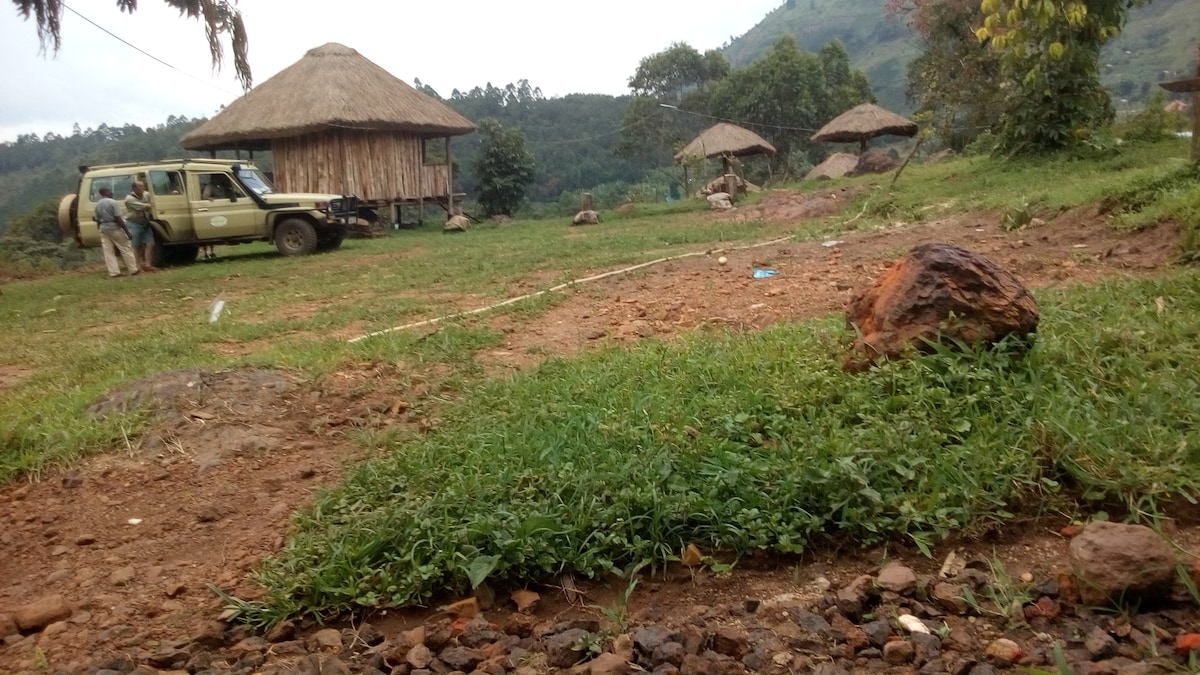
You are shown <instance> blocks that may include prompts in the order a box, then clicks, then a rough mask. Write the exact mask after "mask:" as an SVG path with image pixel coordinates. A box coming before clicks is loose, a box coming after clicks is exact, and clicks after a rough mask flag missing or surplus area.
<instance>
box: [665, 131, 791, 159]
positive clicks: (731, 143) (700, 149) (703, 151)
mask: <svg viewBox="0 0 1200 675" xmlns="http://www.w3.org/2000/svg"><path fill="white" fill-rule="evenodd" d="M763 154H767V155H773V154H775V146H773V145H771V144H770V143H768V142H766V141H765V140H763V137H762V136H759V135H758V134H756V133H754V132H753V131H750V130H749V129H743V128H742V127H739V126H737V125H736V124H728V123H726V122H721V123H720V124H715V125H713V126H711V127H709V128H707V129H705V130H704V131H703V132H701V133H700V135H699V136H697V137H696V140H694V141H692V142H691V143H688V144H687V145H686V146H685V147H684V148H683V150H680V151H679V152H678V153H676V154H675V161H677V162H680V161H683V159H684V158H685V157H725V156H729V155H732V156H734V157H744V156H746V155H763Z"/></svg>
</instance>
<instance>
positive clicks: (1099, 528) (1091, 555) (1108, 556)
mask: <svg viewBox="0 0 1200 675" xmlns="http://www.w3.org/2000/svg"><path fill="white" fill-rule="evenodd" d="M1070 563H1071V572H1072V573H1073V574H1074V576H1075V579H1076V581H1077V582H1078V584H1079V594H1080V598H1081V599H1082V600H1083V602H1084V603H1086V604H1089V605H1105V604H1108V603H1110V602H1114V601H1122V602H1131V601H1134V600H1135V599H1137V598H1147V597H1148V598H1154V597H1160V596H1162V595H1164V594H1166V593H1169V592H1170V589H1171V584H1172V582H1173V581H1174V580H1175V553H1174V551H1173V550H1172V548H1171V546H1170V545H1169V544H1167V542H1165V541H1163V538H1162V537H1160V536H1159V535H1158V534H1157V533H1156V532H1155V531H1154V530H1152V529H1150V528H1148V527H1146V526H1144V525H1124V524H1121V523H1110V522H1099V521H1098V522H1092V523H1088V524H1087V526H1086V527H1084V528H1083V531H1082V532H1080V533H1079V534H1078V535H1077V536H1076V537H1075V538H1074V539H1072V540H1071V545H1070Z"/></svg>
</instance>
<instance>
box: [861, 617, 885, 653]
mask: <svg viewBox="0 0 1200 675" xmlns="http://www.w3.org/2000/svg"><path fill="white" fill-rule="evenodd" d="M862 630H863V632H864V633H866V634H867V639H868V640H870V641H871V645H872V646H873V647H875V648H877V649H882V648H883V646H884V645H885V644H887V641H888V638H889V637H891V635H892V627H891V625H890V624H888V622H887V621H886V620H884V619H876V620H875V621H870V622H868V623H864V624H863V625H862Z"/></svg>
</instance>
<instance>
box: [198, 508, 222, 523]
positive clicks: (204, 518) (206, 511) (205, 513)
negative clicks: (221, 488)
mask: <svg viewBox="0 0 1200 675" xmlns="http://www.w3.org/2000/svg"><path fill="white" fill-rule="evenodd" d="M220 519H221V509H220V508H218V507H217V505H216V504H205V505H204V506H201V507H200V510H199V511H197V512H196V521H197V522H200V523H215V522H217V521H218V520H220Z"/></svg>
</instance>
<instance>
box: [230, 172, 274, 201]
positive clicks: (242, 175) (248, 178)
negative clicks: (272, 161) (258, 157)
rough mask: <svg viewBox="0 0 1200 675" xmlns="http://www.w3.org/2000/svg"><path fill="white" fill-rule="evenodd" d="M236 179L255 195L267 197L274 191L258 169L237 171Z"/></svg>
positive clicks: (272, 186)
mask: <svg viewBox="0 0 1200 675" xmlns="http://www.w3.org/2000/svg"><path fill="white" fill-rule="evenodd" d="M238 179H239V180H241V181H242V184H243V185H245V186H246V187H247V188H249V189H250V190H252V191H253V192H254V194H256V195H269V194H271V193H272V192H274V191H275V186H274V185H271V181H269V180H267V177H266V176H264V175H263V173H262V172H261V171H259V170H258V169H247V168H245V167H242V168H241V169H238Z"/></svg>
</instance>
